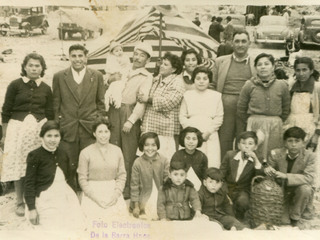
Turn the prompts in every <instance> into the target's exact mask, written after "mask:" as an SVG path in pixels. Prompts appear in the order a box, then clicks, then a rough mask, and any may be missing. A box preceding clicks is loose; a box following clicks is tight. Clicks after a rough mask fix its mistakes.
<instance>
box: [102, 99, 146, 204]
mask: <svg viewBox="0 0 320 240" xmlns="http://www.w3.org/2000/svg"><path fill="white" fill-rule="evenodd" d="M133 108H134V105H127V104H122V105H121V107H120V108H119V109H115V108H114V107H113V106H111V107H110V109H109V112H108V115H109V120H110V123H111V124H112V127H111V138H110V143H112V144H115V145H117V146H119V147H120V148H121V150H122V153H123V158H124V165H125V169H126V172H127V180H126V185H125V188H124V191H123V197H124V198H125V199H128V198H130V181H131V171H132V165H133V162H134V160H135V159H136V157H137V155H136V154H137V149H138V143H139V138H140V134H141V130H140V126H141V121H140V120H138V121H136V122H135V124H133V126H132V128H131V130H130V132H129V133H124V132H123V131H122V128H123V125H124V123H125V122H126V121H127V120H128V118H129V117H130V115H131V113H132V110H133Z"/></svg>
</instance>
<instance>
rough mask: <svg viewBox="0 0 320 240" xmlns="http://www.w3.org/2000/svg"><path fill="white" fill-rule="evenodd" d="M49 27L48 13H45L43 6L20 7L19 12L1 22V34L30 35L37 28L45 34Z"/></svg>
mask: <svg viewBox="0 0 320 240" xmlns="http://www.w3.org/2000/svg"><path fill="white" fill-rule="evenodd" d="M48 27H49V23H48V20H47V15H46V14H44V12H43V7H28V8H19V13H16V14H13V15H11V16H10V17H9V20H7V21H6V22H2V23H0V34H1V35H2V36H5V35H7V34H8V33H9V34H11V35H14V34H19V35H20V36H29V35H30V34H32V33H33V31H34V30H36V29H39V30H40V31H41V33H42V34H45V33H46V32H47V28H48Z"/></svg>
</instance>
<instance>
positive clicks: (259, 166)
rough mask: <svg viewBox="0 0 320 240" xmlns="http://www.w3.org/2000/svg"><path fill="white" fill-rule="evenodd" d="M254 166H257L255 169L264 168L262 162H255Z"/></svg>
mask: <svg viewBox="0 0 320 240" xmlns="http://www.w3.org/2000/svg"><path fill="white" fill-rule="evenodd" d="M254 168H255V169H261V168H262V164H261V163H260V162H258V163H255V164H254Z"/></svg>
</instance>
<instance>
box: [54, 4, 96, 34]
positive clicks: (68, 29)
mask: <svg viewBox="0 0 320 240" xmlns="http://www.w3.org/2000/svg"><path fill="white" fill-rule="evenodd" d="M59 15H60V23H59V26H58V36H59V39H60V40H65V39H67V38H69V39H72V38H74V37H76V35H79V37H80V38H81V39H82V40H87V39H88V38H93V37H94V33H95V32H100V33H102V27H101V26H102V21H99V20H98V18H97V16H96V15H95V14H94V12H92V11H87V10H76V11H75V10H70V9H60V10H59Z"/></svg>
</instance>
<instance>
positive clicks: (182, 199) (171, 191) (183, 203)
mask: <svg viewBox="0 0 320 240" xmlns="http://www.w3.org/2000/svg"><path fill="white" fill-rule="evenodd" d="M186 168H187V166H186V163H185V162H183V161H171V163H170V168H169V178H168V179H167V180H166V181H165V182H164V184H163V186H162V187H161V188H160V190H159V193H158V203H157V211H158V216H159V218H160V220H191V219H192V217H193V212H195V217H201V203H200V200H199V196H198V193H197V191H196V190H195V189H194V187H193V184H192V183H191V182H190V181H189V180H187V179H186V178H187V172H186ZM190 205H191V207H192V208H191V207H190Z"/></svg>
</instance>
